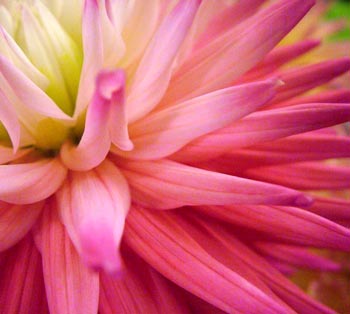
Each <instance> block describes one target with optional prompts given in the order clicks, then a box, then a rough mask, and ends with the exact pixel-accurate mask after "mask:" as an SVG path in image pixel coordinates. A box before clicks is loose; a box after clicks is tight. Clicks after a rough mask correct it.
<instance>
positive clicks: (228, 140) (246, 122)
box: [172, 103, 350, 161]
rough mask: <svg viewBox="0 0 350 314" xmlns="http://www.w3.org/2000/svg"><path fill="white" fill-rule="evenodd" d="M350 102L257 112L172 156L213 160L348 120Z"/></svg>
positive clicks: (175, 157) (183, 159) (182, 159)
mask: <svg viewBox="0 0 350 314" xmlns="http://www.w3.org/2000/svg"><path fill="white" fill-rule="evenodd" d="M349 118H350V105H349V104H331V103H329V104H304V105H296V106H291V107H287V108H283V109H274V110H266V111H261V112H256V113H253V114H251V115H249V116H248V117H246V118H244V119H242V120H240V121H238V122H237V123H235V124H232V125H231V126H229V127H227V128H223V129H221V130H218V131H216V132H213V133H211V134H208V135H205V136H203V137H201V138H199V139H197V140H195V141H193V142H192V143H190V144H189V145H187V146H185V147H184V148H183V149H182V150H180V151H178V152H177V153H176V154H175V155H174V157H172V159H176V160H181V161H187V160H189V161H191V160H192V159H193V156H196V159H197V160H198V161H200V160H209V159H212V158H215V157H217V156H220V155H222V154H223V153H225V152H227V151H230V150H233V149H235V148H241V147H248V146H252V145H255V144H258V143H262V142H267V141H272V140H276V139H279V138H283V137H287V136H290V135H294V134H298V133H303V132H307V131H311V130H316V129H321V128H325V127H328V126H332V125H336V124H339V123H343V122H346V121H348V120H349Z"/></svg>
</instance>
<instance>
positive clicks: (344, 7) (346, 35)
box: [326, 0, 350, 40]
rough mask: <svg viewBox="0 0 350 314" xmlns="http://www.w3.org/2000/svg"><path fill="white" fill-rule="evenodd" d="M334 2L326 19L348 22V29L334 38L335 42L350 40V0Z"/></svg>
mask: <svg viewBox="0 0 350 314" xmlns="http://www.w3.org/2000/svg"><path fill="white" fill-rule="evenodd" d="M332 2H334V3H333V4H332V5H331V7H330V9H329V11H328V13H327V16H326V18H327V19H329V20H332V19H343V20H345V21H346V22H347V27H346V28H345V29H344V30H342V31H340V32H338V33H337V34H335V35H333V36H332V39H334V40H350V0H338V1H332Z"/></svg>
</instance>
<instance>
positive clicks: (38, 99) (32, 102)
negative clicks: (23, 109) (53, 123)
mask: <svg viewBox="0 0 350 314" xmlns="http://www.w3.org/2000/svg"><path fill="white" fill-rule="evenodd" d="M0 71H1V74H2V75H3V76H4V78H5V80H6V81H7V83H8V84H9V86H10V87H11V88H12V90H13V91H14V92H15V93H16V96H17V97H18V99H19V100H20V101H21V102H22V103H23V104H24V105H25V106H27V107H28V108H30V109H32V110H34V111H36V112H37V113H39V114H41V115H43V116H47V117H52V118H56V119H62V120H68V121H69V120H71V118H70V117H69V116H67V115H66V114H65V113H64V112H63V111H62V110H61V109H60V108H59V107H57V105H56V104H55V103H54V102H53V101H52V100H51V98H50V97H49V96H47V95H46V94H45V93H44V92H43V91H42V90H41V89H40V88H39V87H38V86H36V85H35V84H34V83H33V82H32V81H31V80H30V79H29V78H28V77H27V76H25V74H23V73H22V72H21V71H20V70H19V69H17V68H16V67H15V66H14V65H12V64H11V63H10V62H9V61H8V60H7V59H6V58H4V57H3V56H1V55H0Z"/></svg>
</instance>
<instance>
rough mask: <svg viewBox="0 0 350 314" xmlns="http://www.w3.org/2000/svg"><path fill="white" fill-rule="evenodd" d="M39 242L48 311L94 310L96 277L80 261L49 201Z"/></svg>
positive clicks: (62, 313) (80, 312) (82, 313)
mask: <svg viewBox="0 0 350 314" xmlns="http://www.w3.org/2000/svg"><path fill="white" fill-rule="evenodd" d="M39 234H40V237H38V238H37V239H38V246H39V247H40V252H41V255H42V258H43V271H44V280H45V287H46V296H47V300H48V303H49V309H50V313H51V314H69V313H75V314H96V313H97V309H98V297H99V278H98V274H97V273H93V272H92V271H91V270H90V269H88V268H86V267H85V266H84V265H83V264H82V263H81V261H80V258H79V255H78V254H77V252H76V251H75V249H74V247H73V245H72V244H71V242H70V240H69V237H68V235H67V233H66V232H65V229H64V227H63V225H62V224H61V223H60V221H59V219H58V215H57V212H56V209H55V207H54V206H53V204H52V201H49V202H48V204H47V207H46V209H45V211H44V215H43V217H42V221H41V228H40V230H39Z"/></svg>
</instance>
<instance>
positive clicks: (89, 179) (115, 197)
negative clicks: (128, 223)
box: [57, 160, 130, 273]
mask: <svg viewBox="0 0 350 314" xmlns="http://www.w3.org/2000/svg"><path fill="white" fill-rule="evenodd" d="M57 201H58V208H59V212H60V216H61V219H62V222H63V224H64V225H65V226H66V228H67V231H68V233H69V235H70V237H71V239H72V241H73V243H74V245H75V246H76V248H77V250H78V252H79V254H80V255H81V257H82V259H83V261H84V262H85V263H86V264H87V265H88V266H90V267H94V268H98V269H99V268H101V269H103V270H105V271H106V272H109V273H118V272H120V270H121V267H122V260H121V258H120V253H119V251H118V249H119V244H120V240H121V237H122V234H123V229H124V221H125V217H126V215H127V212H128V210H129V206H130V195H129V188H128V184H127V182H126V180H125V179H124V177H123V175H122V174H121V173H120V172H119V170H118V169H117V168H116V167H115V166H114V165H113V164H112V163H111V162H110V161H108V160H105V161H104V162H103V163H102V164H101V165H100V166H98V167H97V168H95V169H94V170H91V171H89V172H70V173H69V175H68V179H67V180H66V182H65V183H64V185H63V186H62V188H61V189H60V190H59V191H58V193H57Z"/></svg>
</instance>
